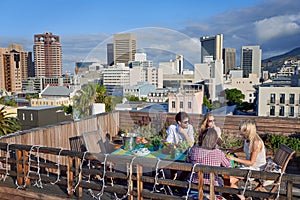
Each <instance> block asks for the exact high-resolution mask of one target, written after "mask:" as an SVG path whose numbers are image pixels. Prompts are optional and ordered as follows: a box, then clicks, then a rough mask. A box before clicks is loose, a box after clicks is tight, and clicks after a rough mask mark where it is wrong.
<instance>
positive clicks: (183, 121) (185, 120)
mask: <svg viewBox="0 0 300 200" xmlns="http://www.w3.org/2000/svg"><path fill="white" fill-rule="evenodd" d="M175 120H176V123H177V124H178V125H180V126H181V127H182V128H187V127H188V125H189V115H188V114H187V113H186V112H179V113H177V114H176V116H175Z"/></svg>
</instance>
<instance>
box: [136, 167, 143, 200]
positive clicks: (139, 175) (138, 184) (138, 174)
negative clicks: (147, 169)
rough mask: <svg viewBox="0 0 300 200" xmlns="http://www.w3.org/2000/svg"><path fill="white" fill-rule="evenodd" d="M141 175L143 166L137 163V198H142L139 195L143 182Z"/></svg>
mask: <svg viewBox="0 0 300 200" xmlns="http://www.w3.org/2000/svg"><path fill="white" fill-rule="evenodd" d="M142 175H143V166H142V165H137V167H136V177H137V194H138V196H137V199H138V200H143V197H142V196H141V193H142V190H143V182H142V181H141V176H142Z"/></svg>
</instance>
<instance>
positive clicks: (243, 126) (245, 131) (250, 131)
mask: <svg viewBox="0 0 300 200" xmlns="http://www.w3.org/2000/svg"><path fill="white" fill-rule="evenodd" d="M239 130H240V131H241V135H242V136H243V137H244V138H245V139H248V140H250V141H253V139H254V138H255V137H256V124H255V121H253V120H250V119H246V120H242V121H241V122H240V125H239Z"/></svg>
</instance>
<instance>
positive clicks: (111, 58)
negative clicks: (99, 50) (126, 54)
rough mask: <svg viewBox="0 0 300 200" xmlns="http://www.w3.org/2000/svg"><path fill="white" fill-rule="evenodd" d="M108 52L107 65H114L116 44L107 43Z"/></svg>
mask: <svg viewBox="0 0 300 200" xmlns="http://www.w3.org/2000/svg"><path fill="white" fill-rule="evenodd" d="M106 53H107V65H108V66H112V65H113V64H114V44H113V43H109V44H107V49H106Z"/></svg>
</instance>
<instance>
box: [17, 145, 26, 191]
mask: <svg viewBox="0 0 300 200" xmlns="http://www.w3.org/2000/svg"><path fill="white" fill-rule="evenodd" d="M16 167H17V183H18V185H22V184H23V179H24V178H23V177H22V176H21V174H22V172H23V164H22V150H16Z"/></svg>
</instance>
